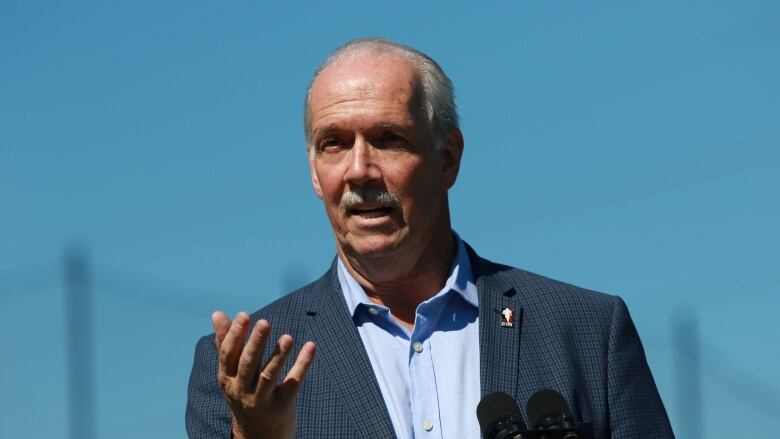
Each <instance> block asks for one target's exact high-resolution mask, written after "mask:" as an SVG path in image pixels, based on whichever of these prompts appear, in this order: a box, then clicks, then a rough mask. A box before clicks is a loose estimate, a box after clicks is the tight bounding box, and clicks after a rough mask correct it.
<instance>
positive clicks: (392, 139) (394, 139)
mask: <svg viewBox="0 0 780 439" xmlns="http://www.w3.org/2000/svg"><path fill="white" fill-rule="evenodd" d="M382 140H383V141H384V142H385V143H398V142H405V141H406V139H404V138H403V137H402V136H400V135H399V134H396V133H394V132H392V131H388V132H386V133H384V135H382Z"/></svg>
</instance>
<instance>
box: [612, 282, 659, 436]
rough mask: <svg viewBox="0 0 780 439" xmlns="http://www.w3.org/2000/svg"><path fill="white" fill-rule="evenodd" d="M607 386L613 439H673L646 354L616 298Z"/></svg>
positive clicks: (626, 312)
mask: <svg viewBox="0 0 780 439" xmlns="http://www.w3.org/2000/svg"><path fill="white" fill-rule="evenodd" d="M607 361H608V364H607V386H608V389H607V391H608V401H609V419H610V428H611V430H612V439H646V438H654V439H670V438H671V439H673V438H674V433H672V427H671V425H670V424H669V418H668V417H667V415H666V410H665V409H664V405H663V402H662V401H661V397H660V395H659V394H658V389H657V388H656V386H655V381H654V380H653V375H652V374H651V373H650V368H649V367H648V365H647V360H646V358H645V351H644V349H643V348H642V342H641V341H640V340H639V335H638V334H637V331H636V328H635V327H634V322H633V321H632V320H631V316H630V315H629V313H628V308H627V307H626V304H625V303H624V302H623V300H622V299H621V298H619V297H617V296H615V297H614V302H613V308H612V322H611V325H610V334H609V351H608V359H607Z"/></svg>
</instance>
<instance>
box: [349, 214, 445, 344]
mask: <svg viewBox="0 0 780 439" xmlns="http://www.w3.org/2000/svg"><path fill="white" fill-rule="evenodd" d="M440 230H442V231H443V232H442V233H436V234H435V235H433V236H431V237H430V239H429V240H428V241H427V242H426V243H424V245H423V246H422V248H421V249H420V250H418V251H417V252H415V251H414V249H411V251H410V250H409V249H403V250H402V251H398V252H394V254H393V255H388V256H385V257H381V258H370V259H369V258H361V257H359V256H352V255H345V253H344V252H343V251H342V249H340V248H339V249H338V252H339V256H340V257H341V260H342V261H343V263H344V265H345V267H346V268H347V270H348V271H349V273H350V274H351V275H352V277H354V278H355V280H356V281H357V282H358V283H359V284H360V285H361V286H362V287H363V290H364V291H365V292H366V295H367V296H368V298H369V300H371V301H372V302H374V303H376V304H379V305H382V306H385V307H387V308H388V309H390V312H391V313H392V315H393V317H394V318H395V319H396V321H398V322H399V323H400V324H401V325H403V326H404V327H406V328H407V329H409V330H411V329H412V328H413V327H414V319H415V311H416V310H417V306H418V305H419V304H420V303H422V302H424V301H425V300H428V299H430V298H431V297H433V296H434V295H435V294H436V293H438V292H439V291H440V290H441V289H442V288H443V287H444V283H445V282H446V281H447V277H448V275H449V271H450V267H451V265H452V260H453V259H454V258H455V251H456V247H455V237H454V236H453V235H452V232H451V231H450V228H449V227H446V228H442V229H440Z"/></svg>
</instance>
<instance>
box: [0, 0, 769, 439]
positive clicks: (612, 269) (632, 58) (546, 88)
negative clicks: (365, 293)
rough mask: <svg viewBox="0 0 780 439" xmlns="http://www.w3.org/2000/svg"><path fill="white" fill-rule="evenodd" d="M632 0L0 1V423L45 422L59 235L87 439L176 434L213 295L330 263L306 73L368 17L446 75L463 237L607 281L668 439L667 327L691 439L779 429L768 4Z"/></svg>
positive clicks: (25, 434)
mask: <svg viewBox="0 0 780 439" xmlns="http://www.w3.org/2000/svg"><path fill="white" fill-rule="evenodd" d="M636 3H637V2H619V1H606V2H556V1H545V2H541V1H512V2H505V3H482V4H478V3H477V2H468V3H466V2H463V3H459V2H443V1H434V0H430V1H424V2H419V1H418V2H411V1H398V2H394V3H392V4H388V3H370V2H357V1H354V2H313V1H312V2H286V3H283V2H261V1H240V2H213V1H209V2H204V1H186V2H184V1H158V2H141V1H134V2H98V1H72V2H54V1H15V0H2V1H0V312H1V314H0V315H2V318H0V332H2V333H3V334H4V338H5V342H4V343H3V345H4V348H3V350H2V351H0V389H2V391H0V437H3V438H5V437H8V438H12V437H13V438H40V437H47V438H65V437H66V433H65V431H66V429H65V427H66V425H67V418H66V413H67V412H66V387H65V377H66V369H65V366H66V364H65V347H64V341H65V321H64V310H63V276H62V254H63V252H64V249H65V247H66V246H67V245H69V243H74V242H75V243H80V245H82V246H84V247H85V248H87V249H88V251H89V255H90V260H91V263H92V264H91V269H92V276H93V282H94V294H95V315H94V316H92V317H91V318H92V319H93V322H94V327H95V331H96V332H95V355H96V364H95V368H96V372H95V373H96V385H97V389H96V392H97V394H96V400H97V413H96V415H97V430H98V437H99V438H117V439H123V438H139V437H143V438H151V439H153V438H172V437H185V433H184V430H183V422H184V421H183V418H184V404H185V400H186V383H187V378H188V375H189V369H190V366H191V362H192V354H193V348H194V343H195V341H196V340H197V338H198V337H199V336H200V335H203V334H205V333H207V332H209V331H210V325H209V314H210V312H211V311H212V310H213V309H224V310H226V311H228V312H230V313H234V312H236V311H238V310H242V309H243V310H250V311H252V310H255V309H257V308H259V307H261V306H262V305H264V304H266V303H268V302H270V301H272V300H273V299H275V298H277V297H279V296H280V295H282V294H283V293H284V292H285V291H286V290H289V289H290V288H291V287H294V286H298V285H299V284H302V283H305V282H307V281H309V280H313V279H314V278H316V277H318V276H319V275H320V274H321V273H322V272H323V271H324V270H325V269H326V268H327V267H328V265H329V263H330V260H331V258H332V256H333V254H334V247H333V242H332V236H331V234H330V228H329V225H328V223H327V219H326V217H325V214H324V211H323V209H322V207H321V205H320V203H319V200H318V199H317V198H316V197H315V196H314V194H313V192H312V191H311V188H310V183H309V179H308V171H307V169H306V163H305V149H304V138H303V133H302V128H301V125H302V123H301V109H302V102H303V95H304V89H305V87H306V84H307V82H308V80H309V77H310V75H311V73H312V71H313V70H314V68H315V67H316V66H317V64H318V63H319V62H320V61H321V60H322V59H323V58H324V57H325V56H326V54H327V53H328V52H329V51H330V50H331V49H333V48H335V47H336V46H338V45H340V44H341V43H343V42H344V41H346V40H348V39H351V38H355V37H360V36H371V35H380V36H384V37H387V38H391V39H395V40H398V41H401V42H403V43H406V44H410V45H412V46H414V47H417V48H419V49H421V50H423V51H425V52H427V53H429V54H430V55H431V56H433V57H434V58H435V59H437V60H438V61H439V62H440V63H441V65H442V66H443V67H444V68H445V70H446V71H447V72H448V74H449V75H450V76H451V78H452V79H453V81H454V82H455V85H456V89H457V90H456V91H457V95H458V104H459V106H460V109H461V116H462V128H463V132H464V135H465V139H466V150H465V156H464V162H463V166H462V169H461V175H460V178H459V181H458V183H457V184H456V186H455V188H454V189H453V191H452V196H451V205H452V210H453V220H454V227H455V228H456V230H457V231H458V232H459V233H460V234H461V236H463V237H464V238H465V239H466V240H467V241H469V242H470V243H471V244H472V245H473V246H474V247H475V248H476V249H477V250H478V251H479V252H480V253H481V254H482V255H483V256H486V257H488V258H490V259H493V260H497V261H501V262H504V263H508V264H512V265H516V266H520V267H523V268H526V269H528V270H531V271H535V272H538V273H541V274H545V275H547V276H550V277H554V278H557V279H561V280H565V281H567V282H570V283H574V284H577V285H581V286H585V287H588V288H592V289H597V290H602V291H606V292H610V293H614V294H619V295H621V296H622V297H623V298H624V299H625V300H626V302H627V303H628V305H629V308H630V310H631V312H632V314H633V317H634V319H635V322H636V324H637V327H638V329H639V332H640V334H641V336H642V338H643V340H644V343H645V347H646V350H647V355H648V359H649V362H650V364H651V367H652V369H653V372H654V375H655V377H656V381H657V383H658V385H659V388H660V390H661V393H662V397H663V399H664V401H665V403H666V405H667V409H668V410H669V413H670V416H671V417H672V420H673V423H674V425H675V428H676V430H677V432H678V435H679V436H680V437H682V438H685V436H684V435H686V434H687V435H688V437H694V434H693V433H689V431H690V430H688V428H691V426H690V425H689V424H686V421H685V415H684V413H685V408H684V407H683V406H682V404H681V403H679V392H678V388H679V386H678V385H677V384H676V383H677V381H676V380H677V378H676V377H677V374H678V373H680V370H681V369H680V368H678V367H676V364H677V360H678V359H680V358H683V359H684V358H686V357H685V352H682V353H681V349H679V348H676V347H675V346H676V345H675V342H674V338H673V331H672V327H673V322H675V321H679V320H680V319H682V320H684V321H688V322H690V321H693V322H698V323H695V324H696V325H698V328H699V333H700V336H701V351H702V370H701V383H702V388H703V390H702V407H701V409H702V413H703V422H704V424H705V427H704V436H702V437H706V438H729V437H749V436H751V435H752V436H755V435H759V434H760V432H765V431H768V430H769V429H775V430H776V429H777V427H779V426H780V424H779V423H778V420H777V419H778V417H777V413H778V412H779V411H780V378H778V374H777V371H778V366H779V365H780V348H778V345H779V344H778V342H777V338H778V335H780V329H778V328H779V325H778V323H777V322H776V320H775V319H776V314H777V312H776V310H777V309H778V306H779V305H780V298H779V296H778V284H780V270H778V267H780V257H779V256H778V247H780V205H779V203H778V193H779V191H778V189H779V187H778V184H779V183H780V177H778V165H780V152H778V149H779V148H778V147H780V142H779V140H780V124H779V123H778V121H779V120H780V87H779V86H778V79H777V78H778V77H780V27H779V26H778V25H777V23H778V22H780V5H778V3H777V2H772V1H758V0H743V1H716V0H713V1H701V0H700V1H690V2H678V1H666V0H661V1H655V2H644V3H643V4H636ZM84 318H90V316H86V315H85V316H84ZM681 355H682V356H681ZM683 372H684V370H683ZM755 437H759V436H755Z"/></svg>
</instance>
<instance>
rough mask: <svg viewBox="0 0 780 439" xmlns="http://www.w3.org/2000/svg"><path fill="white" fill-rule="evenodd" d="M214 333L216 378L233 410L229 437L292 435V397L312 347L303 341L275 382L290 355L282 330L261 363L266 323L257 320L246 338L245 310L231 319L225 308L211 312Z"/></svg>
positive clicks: (283, 437) (275, 438)
mask: <svg viewBox="0 0 780 439" xmlns="http://www.w3.org/2000/svg"><path fill="white" fill-rule="evenodd" d="M211 323H212V325H213V326H214V331H215V332H216V343H217V352H218V353H219V372H218V373H217V380H218V382H219V384H220V386H221V387H222V390H223V393H224V395H225V399H226V400H227V403H228V405H229V406H230V409H231V411H232V412H233V436H234V437H235V439H292V438H293V437H294V436H295V398H296V397H297V396H298V389H299V388H300V385H301V382H302V381H303V378H304V377H305V376H306V372H307V371H308V370H309V366H310V365H311V363H312V361H313V360H314V353H315V346H314V343H312V342H306V344H304V345H303V347H302V348H301V350H300V352H299V353H298V358H296V360H295V364H293V367H292V369H290V372H289V373H288V374H287V376H286V377H285V378H284V380H282V382H281V383H279V375H280V373H281V370H282V365H283V364H284V362H285V360H287V358H288V357H289V355H290V351H291V350H292V346H293V339H292V337H291V336H290V335H287V334H285V335H282V336H281V337H279V341H278V342H277V344H276V348H275V349H274V351H273V353H272V354H271V356H270V357H269V358H268V359H267V360H265V363H263V358H262V357H263V352H264V351H265V344H266V342H267V339H268V336H269V334H270V333H271V326H270V325H269V324H268V322H267V321H266V320H258V321H257V322H256V323H255V325H254V327H253V328H252V333H251V334H250V336H249V340H248V341H247V343H246V345H244V343H243V342H244V338H245V336H246V332H247V329H248V326H249V315H247V314H246V313H244V312H240V313H238V314H236V316H235V318H234V320H233V321H232V322H231V321H230V318H228V316H227V315H225V313H223V312H221V311H217V312H215V313H214V314H212V316H211Z"/></svg>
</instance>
